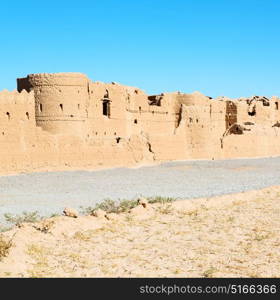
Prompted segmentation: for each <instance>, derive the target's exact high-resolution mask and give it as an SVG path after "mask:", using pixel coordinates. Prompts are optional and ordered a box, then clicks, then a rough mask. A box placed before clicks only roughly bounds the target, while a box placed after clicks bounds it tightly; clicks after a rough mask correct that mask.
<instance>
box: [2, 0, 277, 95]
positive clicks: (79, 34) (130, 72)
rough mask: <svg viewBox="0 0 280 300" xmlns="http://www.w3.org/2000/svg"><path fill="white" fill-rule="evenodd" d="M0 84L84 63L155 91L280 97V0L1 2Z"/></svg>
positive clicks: (85, 69)
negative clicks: (28, 75) (32, 74)
mask: <svg viewBox="0 0 280 300" xmlns="http://www.w3.org/2000/svg"><path fill="white" fill-rule="evenodd" d="M0 33H1V36H0V41H1V43H0V74H1V75H0V90H2V89H4V88H7V89H9V90H12V89H14V88H15V87H16V78H17V77H23V76H25V75H26V74H29V73H39V72H68V71H69V72H71V71H72V72H82V73H86V74H87V75H88V76H89V77H90V78H91V79H92V80H94V81H96V80H99V81H104V82H111V81H117V82H120V83H123V84H126V85H132V86H137V87H139V88H141V89H143V90H145V91H146V92H147V93H149V94H153V93H160V92H164V91H166V92H167V91H178V90H180V91H182V92H186V93H189V92H192V91H195V90H198V91H201V92H202V93H204V94H206V95H209V96H214V97H216V96H219V95H226V96H229V97H239V96H250V95H253V94H257V95H267V96H271V95H278V96H280V1H279V0H137V1H136V0H135V1H133V0H115V1H113V0H111V1H109V0H98V1H97V0H91V1H84V0H77V1H71V0H70V1H59V0H56V1H53V0H48V1H38V0H37V1H33V0H31V1H30V0H28V1H1V2H0Z"/></svg>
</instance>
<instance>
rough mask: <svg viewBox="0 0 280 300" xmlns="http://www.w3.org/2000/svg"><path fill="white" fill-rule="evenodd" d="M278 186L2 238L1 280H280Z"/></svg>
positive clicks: (59, 222) (32, 227) (35, 227)
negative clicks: (8, 243)
mask: <svg viewBox="0 0 280 300" xmlns="http://www.w3.org/2000/svg"><path fill="white" fill-rule="evenodd" d="M279 201H280V186H275V187H270V188H265V189H262V190H257V191H250V192H245V193H239V194H233V195H224V196H217V197H213V198H201V199H195V200H187V201H176V202H173V203H172V204H153V205H148V207H147V208H144V207H142V206H138V207H136V208H135V209H133V210H132V211H131V212H129V213H123V214H120V215H114V214H113V215H109V220H108V219H106V218H104V217H103V218H97V217H93V216H81V217H78V218H76V219H75V218H70V217H64V216H59V217H54V218H51V219H47V220H45V221H43V222H41V223H36V224H24V225H23V226H22V227H21V228H14V229H13V230H10V231H9V232H6V233H3V234H2V237H3V238H4V239H12V244H13V246H12V248H11V249H10V252H9V255H8V256H7V257H5V258H3V259H2V261H1V262H0V276H1V277H11V276H12V277H280V234H279V233H280V232H279V231H280V210H279Z"/></svg>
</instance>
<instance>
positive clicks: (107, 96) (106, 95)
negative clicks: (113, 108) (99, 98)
mask: <svg viewBox="0 0 280 300" xmlns="http://www.w3.org/2000/svg"><path fill="white" fill-rule="evenodd" d="M104 98H106V99H109V91H108V90H107V89H106V93H105V95H104Z"/></svg>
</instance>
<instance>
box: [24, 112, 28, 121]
mask: <svg viewBox="0 0 280 300" xmlns="http://www.w3.org/2000/svg"><path fill="white" fill-rule="evenodd" d="M25 115H26V118H27V120H29V113H28V112H26V113H25Z"/></svg>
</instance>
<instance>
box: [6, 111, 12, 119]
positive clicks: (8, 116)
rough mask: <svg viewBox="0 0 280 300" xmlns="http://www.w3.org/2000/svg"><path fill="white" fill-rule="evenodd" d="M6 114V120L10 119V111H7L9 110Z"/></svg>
mask: <svg viewBox="0 0 280 300" xmlns="http://www.w3.org/2000/svg"><path fill="white" fill-rule="evenodd" d="M6 115H7V118H8V120H10V119H11V115H10V113H9V112H6Z"/></svg>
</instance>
